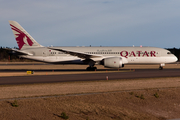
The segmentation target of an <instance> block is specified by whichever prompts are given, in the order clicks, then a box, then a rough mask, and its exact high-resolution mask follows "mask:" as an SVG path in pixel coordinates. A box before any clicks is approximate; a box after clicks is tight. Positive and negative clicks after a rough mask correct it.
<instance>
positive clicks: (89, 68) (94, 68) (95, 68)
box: [86, 66, 97, 71]
mask: <svg viewBox="0 0 180 120" xmlns="http://www.w3.org/2000/svg"><path fill="white" fill-rule="evenodd" d="M86 70H87V71H96V70H97V67H94V66H89V67H87V68H86Z"/></svg>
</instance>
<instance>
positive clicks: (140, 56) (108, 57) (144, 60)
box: [9, 21, 177, 70]
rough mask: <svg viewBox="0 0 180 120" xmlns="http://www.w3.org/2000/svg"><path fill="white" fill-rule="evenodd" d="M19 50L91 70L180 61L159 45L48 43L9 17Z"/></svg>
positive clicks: (29, 55)
mask: <svg viewBox="0 0 180 120" xmlns="http://www.w3.org/2000/svg"><path fill="white" fill-rule="evenodd" d="M9 23H10V26H11V29H12V31H13V33H14V36H15V39H16V41H17V44H18V46H19V50H17V49H12V50H13V51H15V52H17V53H19V57H23V58H27V59H32V60H36V61H42V62H46V63H53V64H87V65H89V67H87V70H96V69H97V68H96V67H94V65H96V64H100V65H104V66H105V67H108V68H121V67H124V65H125V64H159V65H160V67H159V68H160V69H163V66H165V64H166V63H173V62H176V61H177V57H176V56H174V55H173V54H171V52H170V51H168V50H166V49H162V48H156V47H44V46H42V45H40V44H39V43H38V42H36V40H35V39H33V37H31V35H29V34H28V33H27V32H26V30H25V29H24V28H23V27H21V25H20V24H18V23H17V22H16V21H9Z"/></svg>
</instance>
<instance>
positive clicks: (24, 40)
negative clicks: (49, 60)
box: [11, 25, 33, 50]
mask: <svg viewBox="0 0 180 120" xmlns="http://www.w3.org/2000/svg"><path fill="white" fill-rule="evenodd" d="M11 28H12V30H14V31H16V32H18V34H15V37H16V41H17V44H18V46H19V49H20V50H21V48H22V47H23V46H24V45H25V44H26V45H29V46H32V45H33V42H32V41H31V39H30V38H29V37H28V36H27V35H26V34H25V33H23V31H21V30H20V29H18V28H17V27H15V26H13V25H11Z"/></svg>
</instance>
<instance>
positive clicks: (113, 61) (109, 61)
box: [101, 57, 124, 68]
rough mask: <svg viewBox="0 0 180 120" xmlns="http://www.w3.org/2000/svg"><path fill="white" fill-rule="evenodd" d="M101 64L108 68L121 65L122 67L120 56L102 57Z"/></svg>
mask: <svg viewBox="0 0 180 120" xmlns="http://www.w3.org/2000/svg"><path fill="white" fill-rule="evenodd" d="M101 64H102V65H104V67H108V68H121V67H124V64H123V60H122V58H121V57H110V58H104V59H103V60H102V61H101Z"/></svg>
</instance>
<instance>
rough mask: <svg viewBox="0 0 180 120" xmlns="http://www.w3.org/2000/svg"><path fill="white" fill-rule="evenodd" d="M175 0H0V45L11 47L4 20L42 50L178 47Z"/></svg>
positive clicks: (179, 0) (179, 16) (179, 2)
mask: <svg viewBox="0 0 180 120" xmlns="http://www.w3.org/2000/svg"><path fill="white" fill-rule="evenodd" d="M179 12H180V0H0V46H2V47H17V43H16V41H15V38H14V35H13V33H12V30H11V29H10V26H9V22H8V20H14V21H17V22H18V23H19V24H20V25H21V26H22V27H23V28H24V29H25V30H26V31H27V32H28V33H29V34H30V35H31V36H32V37H33V38H34V39H35V40H36V41H37V42H38V43H39V44H41V45H43V46H51V45H53V46H90V45H91V46H133V45H134V46H141V45H142V46H154V47H160V48H174V47H175V48H180V13H179Z"/></svg>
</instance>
